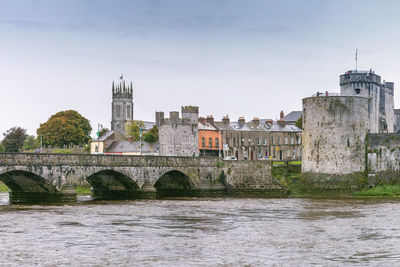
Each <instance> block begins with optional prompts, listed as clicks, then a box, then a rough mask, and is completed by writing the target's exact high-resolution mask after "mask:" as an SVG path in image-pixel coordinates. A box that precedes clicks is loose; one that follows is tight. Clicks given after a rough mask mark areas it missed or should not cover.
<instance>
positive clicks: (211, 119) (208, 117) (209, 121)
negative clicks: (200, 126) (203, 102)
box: [206, 115, 214, 124]
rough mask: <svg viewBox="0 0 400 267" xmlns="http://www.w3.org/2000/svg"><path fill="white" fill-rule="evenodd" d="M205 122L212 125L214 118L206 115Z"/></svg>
mask: <svg viewBox="0 0 400 267" xmlns="http://www.w3.org/2000/svg"><path fill="white" fill-rule="evenodd" d="M206 122H207V123H209V124H214V117H213V115H207V119H206Z"/></svg>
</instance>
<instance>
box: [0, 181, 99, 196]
mask: <svg viewBox="0 0 400 267" xmlns="http://www.w3.org/2000/svg"><path fill="white" fill-rule="evenodd" d="M75 190H76V193H77V194H78V195H90V194H91V193H92V191H91V190H90V186H77V187H76V188H75ZM8 191H10V189H9V188H8V187H7V186H6V185H5V184H4V183H2V182H0V192H8Z"/></svg>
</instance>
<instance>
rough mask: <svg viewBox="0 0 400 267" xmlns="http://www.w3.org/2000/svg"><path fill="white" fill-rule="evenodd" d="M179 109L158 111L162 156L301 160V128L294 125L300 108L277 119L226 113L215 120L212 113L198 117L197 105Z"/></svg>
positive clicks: (160, 153)
mask: <svg viewBox="0 0 400 267" xmlns="http://www.w3.org/2000/svg"><path fill="white" fill-rule="evenodd" d="M181 114H182V117H179V112H177V111H172V112H170V117H169V118H165V117H164V113H163V112H156V125H157V127H158V129H159V144H160V151H159V155H168V156H205V157H207V156H219V157H224V158H225V157H235V158H236V159H238V160H265V159H271V160H301V133H302V130H301V129H300V128H298V127H296V126H295V125H294V124H295V122H296V121H297V119H298V118H299V117H300V116H301V111H294V112H291V113H289V114H288V115H287V116H284V113H283V112H281V114H280V119H279V120H277V121H273V120H269V119H259V118H254V119H253V120H251V121H248V122H246V121H245V119H244V117H240V118H239V119H238V120H237V121H230V118H229V117H228V116H224V117H223V118H222V120H221V121H215V120H214V117H213V116H211V115H209V116H207V117H206V118H204V117H199V116H198V114H199V110H198V107H193V106H186V107H182V109H181Z"/></svg>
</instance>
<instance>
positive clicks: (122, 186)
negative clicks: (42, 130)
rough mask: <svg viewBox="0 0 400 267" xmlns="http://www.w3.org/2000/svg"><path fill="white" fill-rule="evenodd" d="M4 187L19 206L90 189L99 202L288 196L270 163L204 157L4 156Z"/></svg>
mask: <svg viewBox="0 0 400 267" xmlns="http://www.w3.org/2000/svg"><path fill="white" fill-rule="evenodd" d="M0 181H2V182H4V183H5V184H6V185H7V186H8V187H9V188H10V201H11V202H14V203H18V202H42V201H46V202H47V201H73V200H76V191H75V188H76V187H77V186H81V185H87V184H88V183H89V184H90V185H91V187H92V195H93V197H94V198H95V199H132V198H153V197H168V196H196V197H200V196H221V195H225V194H243V193H248V194H249V195H253V196H254V195H261V196H266V197H272V196H281V195H283V194H286V190H285V189H284V188H283V187H282V186H281V185H280V183H279V182H278V181H276V180H275V179H274V178H273V177H272V175H271V163H270V162H268V161H223V160H221V159H219V158H201V157H163V156H120V155H88V154H26V153H24V154H22V153H0Z"/></svg>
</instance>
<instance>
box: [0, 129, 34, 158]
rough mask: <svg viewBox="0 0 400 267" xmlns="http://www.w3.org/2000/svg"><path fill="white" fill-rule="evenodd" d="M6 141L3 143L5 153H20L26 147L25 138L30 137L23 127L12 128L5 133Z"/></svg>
mask: <svg viewBox="0 0 400 267" xmlns="http://www.w3.org/2000/svg"><path fill="white" fill-rule="evenodd" d="M3 136H4V139H3V141H1V143H2V144H3V146H4V150H5V152H18V151H19V150H20V149H21V148H22V146H23V145H24V141H25V138H26V137H27V136H28V135H27V134H26V130H25V129H23V128H21V127H17V126H15V127H12V128H10V129H9V130H7V132H5V133H3Z"/></svg>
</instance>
